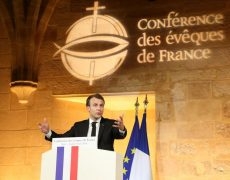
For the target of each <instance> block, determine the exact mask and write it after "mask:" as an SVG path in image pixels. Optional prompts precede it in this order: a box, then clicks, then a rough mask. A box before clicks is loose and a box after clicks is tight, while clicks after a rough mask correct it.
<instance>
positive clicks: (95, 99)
mask: <svg viewBox="0 0 230 180" xmlns="http://www.w3.org/2000/svg"><path fill="white" fill-rule="evenodd" d="M104 105H105V100H104V98H103V96H101V95H100V94H93V95H90V96H89V97H88V98H87V100H86V107H87V110H88V112H89V118H88V119H86V120H82V121H79V122H76V123H75V124H74V125H73V126H72V127H71V128H70V129H69V130H68V131H66V132H65V133H63V134H58V133H56V132H54V131H53V130H51V129H50V127H49V124H48V122H47V121H46V120H44V121H43V122H42V123H39V128H40V130H41V131H42V132H43V133H44V134H45V138H46V140H49V141H52V138H58V137H87V136H96V137H97V139H98V148H99V149H104V150H110V151H113V150H114V140H115V139H124V138H125V137H126V135H127V130H126V128H125V125H124V123H123V116H120V117H119V118H118V119H116V120H114V119H108V118H104V117H102V115H103V112H104Z"/></svg>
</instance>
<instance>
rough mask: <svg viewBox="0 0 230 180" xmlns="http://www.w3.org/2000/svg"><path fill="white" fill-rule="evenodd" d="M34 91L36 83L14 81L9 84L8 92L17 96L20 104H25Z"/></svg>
mask: <svg viewBox="0 0 230 180" xmlns="http://www.w3.org/2000/svg"><path fill="white" fill-rule="evenodd" d="M36 89H37V83H34V82H32V81H14V82H11V83H10V90H11V91H12V92H13V93H15V94H16V95H17V97H18V102H19V103H20V104H27V103H28V102H29V98H30V96H31V95H32V94H33V92H34V91H35V90H36Z"/></svg>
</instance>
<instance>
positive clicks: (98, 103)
mask: <svg viewBox="0 0 230 180" xmlns="http://www.w3.org/2000/svg"><path fill="white" fill-rule="evenodd" d="M87 109H88V111H89V116H90V118H91V119H93V120H96V119H99V118H100V117H101V116H102V115H103V112H104V101H103V100H101V99H97V98H95V97H93V98H92V99H90V102H89V106H87Z"/></svg>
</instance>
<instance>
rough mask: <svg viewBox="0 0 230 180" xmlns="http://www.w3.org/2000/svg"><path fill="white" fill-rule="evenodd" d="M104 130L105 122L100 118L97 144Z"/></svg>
mask: <svg viewBox="0 0 230 180" xmlns="http://www.w3.org/2000/svg"><path fill="white" fill-rule="evenodd" d="M104 129H105V120H104V119H103V118H101V122H100V128H99V132H98V142H99V141H100V140H101V137H102V135H103V132H104Z"/></svg>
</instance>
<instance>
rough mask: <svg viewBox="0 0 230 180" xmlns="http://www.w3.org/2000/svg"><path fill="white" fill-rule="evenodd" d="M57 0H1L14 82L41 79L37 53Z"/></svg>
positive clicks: (0, 15)
mask: <svg viewBox="0 0 230 180" xmlns="http://www.w3.org/2000/svg"><path fill="white" fill-rule="evenodd" d="M58 1H59V0H48V1H47V0H0V18H1V20H2V22H3V24H4V25H5V28H6V29H7V33H8V36H9V39H10V43H11V49H12V55H13V59H12V62H11V69H12V70H11V82H15V81H20V80H26V81H32V82H37V81H38V64H39V62H38V53H39V49H40V46H41V43H42V40H43V37H44V34H45V32H46V29H47V25H48V22H49V20H50V18H51V16H52V14H53V12H54V9H55V6H56V4H57V3H58Z"/></svg>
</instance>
